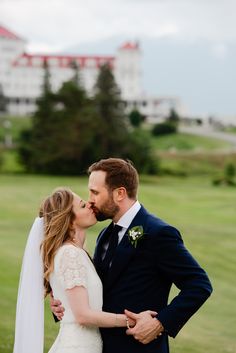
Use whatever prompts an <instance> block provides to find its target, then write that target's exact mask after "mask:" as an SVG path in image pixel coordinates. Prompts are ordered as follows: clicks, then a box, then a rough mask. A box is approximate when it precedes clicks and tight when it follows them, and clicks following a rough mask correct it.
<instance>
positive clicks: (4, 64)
mask: <svg viewBox="0 0 236 353" xmlns="http://www.w3.org/2000/svg"><path fill="white" fill-rule="evenodd" d="M25 48H26V41H25V40H24V39H22V38H20V37H19V36H18V35H17V34H15V33H13V32H11V31H9V30H8V29H7V28H5V27H3V26H1V25H0V86H1V88H2V91H3V94H4V96H5V97H6V98H7V102H8V104H7V112H8V113H9V114H10V115H19V116H20V115H26V114H31V113H32V112H34V110H35V102H36V99H37V98H38V97H39V96H40V94H41V87H42V82H43V76H44V69H43V64H44V62H45V61H47V63H48V67H49V70H50V75H51V87H52V89H53V90H57V89H59V87H60V86H61V84H62V83H63V82H64V81H67V80H69V79H70V78H71V77H72V76H73V69H72V68H71V63H72V62H75V61H76V62H77V64H78V67H79V71H80V77H81V81H82V84H83V85H84V87H85V89H86V90H87V92H88V93H90V94H92V92H93V87H94V84H95V81H96V78H97V75H98V71H99V67H100V66H101V65H102V64H104V63H109V64H110V67H111V68H112V70H113V74H114V76H115V80H116V82H117V84H118V85H119V87H120V89H121V95H122V99H123V100H124V101H125V104H126V111H127V112H129V111H131V110H132V109H134V108H136V109H138V110H139V111H140V112H141V113H142V114H144V115H145V116H146V117H147V118H148V119H149V120H150V121H158V120H160V119H162V118H163V117H164V116H166V115H167V114H168V113H169V110H170V109H171V108H174V109H176V110H177V111H179V107H180V102H179V100H178V99H177V98H175V97H149V96H147V95H145V94H144V93H143V88H142V70H141V59H142V56H141V50H140V47H139V45H138V43H130V42H127V43H125V44H123V45H122V46H121V47H120V48H119V49H118V50H117V52H116V55H115V56H90V55H88V56H81V55H63V54H62V55H51V54H50V55H48V54H40V55H38V54H28V53H26V51H25V50H26V49H25Z"/></svg>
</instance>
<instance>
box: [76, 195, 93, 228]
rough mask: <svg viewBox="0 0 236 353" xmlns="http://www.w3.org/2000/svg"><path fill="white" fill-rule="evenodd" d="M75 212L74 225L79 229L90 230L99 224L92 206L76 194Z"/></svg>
mask: <svg viewBox="0 0 236 353" xmlns="http://www.w3.org/2000/svg"><path fill="white" fill-rule="evenodd" d="M73 212H74V214H75V220H74V225H75V226H77V227H79V228H88V227H90V226H92V225H94V224H95V223H96V222H97V219H96V217H95V214H94V212H93V210H92V208H91V206H90V204H89V203H86V202H85V201H84V200H82V199H81V198H80V197H79V196H78V195H76V194H74V201H73Z"/></svg>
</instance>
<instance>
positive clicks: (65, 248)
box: [13, 188, 135, 353]
mask: <svg viewBox="0 0 236 353" xmlns="http://www.w3.org/2000/svg"><path fill="white" fill-rule="evenodd" d="M95 223H96V217H95V215H94V213H93V210H92V209H91V207H90V206H89V204H86V202H84V201H83V200H82V199H81V198H80V197H79V196H78V195H76V194H74V193H73V192H72V191H71V190H70V189H67V188H60V189H57V190H55V191H54V192H53V193H52V195H50V196H49V197H48V198H47V199H46V200H45V201H44V202H43V204H42V206H41V209H40V217H38V218H36V220H35V222H34V224H33V226H32V229H31V232H30V235H29V238H28V241H27V245H26V249H25V254H24V259H23V265H22V270H21V278H20V285H19V291H18V300H17V313H16V330H15V343H14V352H13V353H32V352H34V353H43V338H44V334H43V333H44V302H43V299H44V296H47V295H48V294H49V293H50V292H51V290H52V291H53V295H54V298H60V301H61V302H62V305H63V307H64V308H65V313H64V316H63V318H62V320H61V321H60V330H59V334H58V336H57V338H56V340H55V342H54V344H53V345H52V347H51V349H50V351H49V353H101V352H102V340H101V336H100V333H99V329H98V327H126V326H127V325H128V326H129V325H134V324H135V322H131V320H130V319H129V321H128V319H127V317H126V316H125V315H124V314H116V313H108V312H103V311H102V284H101V281H100V278H99V277H98V275H97V273H96V270H95V268H94V265H93V263H92V261H91V259H90V257H89V255H88V254H87V252H86V251H85V250H84V248H83V246H84V241H85V237H86V230H87V228H89V227H90V226H92V225H94V224H95Z"/></svg>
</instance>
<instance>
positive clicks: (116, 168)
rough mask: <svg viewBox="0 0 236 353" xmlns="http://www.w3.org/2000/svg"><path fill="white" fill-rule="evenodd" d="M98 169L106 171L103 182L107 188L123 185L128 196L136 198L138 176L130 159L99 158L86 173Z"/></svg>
mask: <svg viewBox="0 0 236 353" xmlns="http://www.w3.org/2000/svg"><path fill="white" fill-rule="evenodd" d="M100 170H101V171H103V172H106V179H105V182H106V185H107V188H108V189H109V190H114V189H116V188H119V187H124V188H125V189H126V191H127V194H128V196H129V198H131V199H136V196H137V190H138V183H139V178H138V172H137V170H136V169H135V167H134V166H133V163H132V162H131V161H130V160H124V159H121V158H107V159H101V160H100V161H98V162H95V163H93V164H92V165H91V166H90V167H89V168H88V174H89V175H90V174H91V173H92V172H95V171H100Z"/></svg>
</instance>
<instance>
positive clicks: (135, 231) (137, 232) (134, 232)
mask: <svg viewBox="0 0 236 353" xmlns="http://www.w3.org/2000/svg"><path fill="white" fill-rule="evenodd" d="M143 236H144V233H143V227H142V226H135V227H133V228H131V229H130V230H129V231H128V237H129V241H130V243H131V244H132V245H133V246H134V247H135V248H136V247H137V245H138V241H139V240H140V239H142V237H143Z"/></svg>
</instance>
